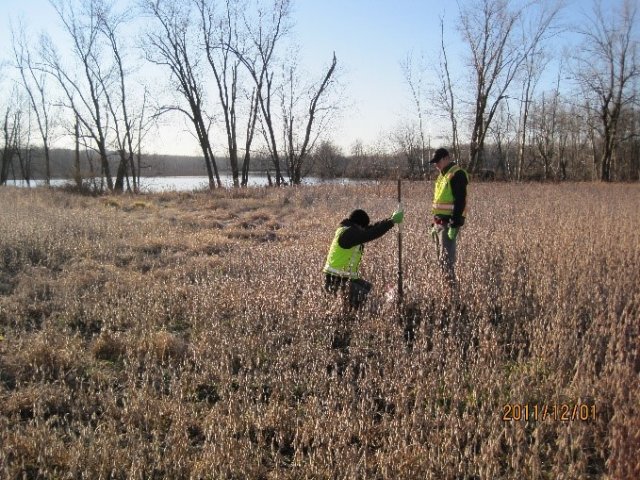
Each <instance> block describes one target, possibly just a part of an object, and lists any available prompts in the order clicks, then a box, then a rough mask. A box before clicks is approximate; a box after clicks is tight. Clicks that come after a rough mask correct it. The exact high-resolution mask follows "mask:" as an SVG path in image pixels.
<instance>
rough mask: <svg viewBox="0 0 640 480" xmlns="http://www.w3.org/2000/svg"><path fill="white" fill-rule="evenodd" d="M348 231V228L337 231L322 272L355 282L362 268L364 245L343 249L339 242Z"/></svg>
mask: <svg viewBox="0 0 640 480" xmlns="http://www.w3.org/2000/svg"><path fill="white" fill-rule="evenodd" d="M346 229H347V227H340V228H338V229H337V230H336V234H335V236H334V237H333V241H332V242H331V247H329V254H328V255H327V261H326V263H325V265H324V268H323V269H322V271H323V272H324V273H330V274H332V275H337V276H339V277H347V278H351V279H354V280H355V279H356V278H358V277H359V275H358V269H359V268H360V260H361V259H362V245H356V246H354V247H351V248H342V247H341V246H340V244H339V243H338V240H339V239H340V235H342V233H343V232H344V231H345V230H346Z"/></svg>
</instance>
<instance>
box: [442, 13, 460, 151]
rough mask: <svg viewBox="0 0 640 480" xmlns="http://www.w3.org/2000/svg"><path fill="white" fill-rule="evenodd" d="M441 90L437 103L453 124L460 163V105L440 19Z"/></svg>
mask: <svg viewBox="0 0 640 480" xmlns="http://www.w3.org/2000/svg"><path fill="white" fill-rule="evenodd" d="M438 78H439V88H438V89H437V93H436V101H437V103H438V104H439V105H442V106H443V107H444V109H445V111H446V112H447V115H448V117H449V122H450V123H451V146H452V147H453V157H454V158H455V159H457V160H458V161H460V160H462V152H461V150H460V136H459V133H458V110H459V109H458V105H457V101H456V96H455V95H454V93H453V92H454V84H453V79H452V78H451V71H450V67H449V58H448V56H447V48H446V46H445V40H444V18H443V17H440V62H439V71H438Z"/></svg>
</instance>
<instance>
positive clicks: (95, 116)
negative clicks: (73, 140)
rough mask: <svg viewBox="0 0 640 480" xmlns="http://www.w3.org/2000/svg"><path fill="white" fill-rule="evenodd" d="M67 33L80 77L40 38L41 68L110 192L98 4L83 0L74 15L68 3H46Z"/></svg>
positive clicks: (105, 73) (106, 75) (46, 39)
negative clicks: (88, 143)
mask: <svg viewBox="0 0 640 480" xmlns="http://www.w3.org/2000/svg"><path fill="white" fill-rule="evenodd" d="M50 2H51V4H52V6H53V7H54V8H55V10H56V12H57V14H58V17H59V18H60V20H61V22H62V25H63V27H64V30H65V32H66V33H67V34H68V36H69V38H70V40H71V42H72V48H71V52H72V54H73V56H74V57H75V59H76V60H77V61H79V69H80V71H81V72H80V75H79V76H77V77H76V76H75V75H74V73H73V72H72V70H71V69H70V68H68V67H65V66H64V65H63V64H62V61H61V58H60V55H59V53H58V51H57V49H56V47H55V46H54V44H53V42H52V41H51V39H50V37H48V36H44V37H42V42H41V45H42V48H41V50H42V68H43V69H44V71H46V72H47V73H49V74H51V75H52V76H53V77H54V78H55V79H56V80H57V82H58V84H59V86H60V87H61V88H62V90H63V91H64V93H65V97H66V104H65V105H64V106H65V107H67V108H69V109H70V110H71V111H72V112H73V114H74V116H75V117H76V118H77V119H78V121H79V122H80V124H81V125H82V130H83V131H84V132H85V134H86V135H88V136H89V137H90V138H91V139H92V140H93V142H94V144H95V147H94V148H95V150H96V151H97V152H98V155H99V157H100V164H101V168H102V175H103V176H104V178H105V179H106V181H107V187H108V188H109V190H113V189H114V185H113V179H112V177H111V171H110V167H109V158H108V151H107V147H108V140H107V124H108V121H109V119H108V111H105V109H103V107H104V103H105V102H106V92H105V85H107V83H108V82H107V80H106V79H107V78H109V75H110V71H109V68H108V67H107V69H105V68H104V65H103V59H102V58H101V45H100V43H99V40H98V37H99V34H100V30H99V20H98V19H99V14H100V11H101V8H103V5H102V4H101V3H100V2H96V1H92V0H84V2H83V3H82V4H81V9H82V10H81V11H80V12H78V11H77V10H76V8H75V7H74V4H73V3H72V2H71V1H70V0H69V1H65V0H50Z"/></svg>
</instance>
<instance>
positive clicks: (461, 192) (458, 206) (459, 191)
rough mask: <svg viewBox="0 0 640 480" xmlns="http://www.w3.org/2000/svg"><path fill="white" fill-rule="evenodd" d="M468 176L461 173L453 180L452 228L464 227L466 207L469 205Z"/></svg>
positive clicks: (457, 173)
mask: <svg viewBox="0 0 640 480" xmlns="http://www.w3.org/2000/svg"><path fill="white" fill-rule="evenodd" d="M467 183H469V182H468V181H467V176H466V175H465V174H464V172H462V171H459V172H456V174H455V175H454V176H453V178H452V179H451V191H452V192H453V198H454V200H453V215H452V218H451V226H452V227H461V226H462V225H464V217H463V216H462V212H464V207H465V206H466V205H467Z"/></svg>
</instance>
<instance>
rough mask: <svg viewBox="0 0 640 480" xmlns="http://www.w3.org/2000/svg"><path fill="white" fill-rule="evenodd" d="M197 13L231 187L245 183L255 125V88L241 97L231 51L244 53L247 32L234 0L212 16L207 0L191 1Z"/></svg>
mask: <svg viewBox="0 0 640 480" xmlns="http://www.w3.org/2000/svg"><path fill="white" fill-rule="evenodd" d="M195 1H196V3H197V7H198V11H199V13H200V28H201V30H202V37H203V41H204V48H205V52H206V55H207V60H208V62H209V66H210V67H211V71H212V72H213V75H214V78H215V82H216V86H217V90H218V99H219V101H220V105H221V107H222V113H223V117H224V125H225V132H226V136H227V152H228V155H229V165H230V167H231V176H232V178H233V185H234V187H238V186H239V185H240V184H242V185H243V186H246V184H247V182H248V174H249V162H250V159H251V145H252V143H253V137H254V133H255V125H256V119H257V113H258V108H259V103H258V102H257V99H256V96H255V90H254V91H253V93H252V94H251V95H247V96H242V95H241V93H242V92H241V89H242V85H241V84H240V76H241V69H240V67H241V66H242V62H241V60H240V56H238V55H236V53H235V52H245V51H246V46H245V45H243V42H245V41H246V39H247V36H248V35H247V32H246V31H243V30H242V28H243V25H242V24H241V13H240V11H241V9H242V5H241V4H240V2H238V0H226V2H225V3H224V8H223V9H222V11H221V12H219V14H218V15H217V16H216V15H215V12H214V8H213V5H212V2H211V1H210V0H195ZM243 98H245V100H246V108H245V110H246V111H247V124H246V125H247V128H246V131H245V143H244V152H245V154H244V158H243V163H242V178H240V175H241V174H240V171H239V157H240V154H239V149H240V147H239V146H238V142H239V136H240V132H239V131H238V130H239V125H238V121H239V110H240V108H241V105H239V103H240V102H239V100H241V99H243Z"/></svg>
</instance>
